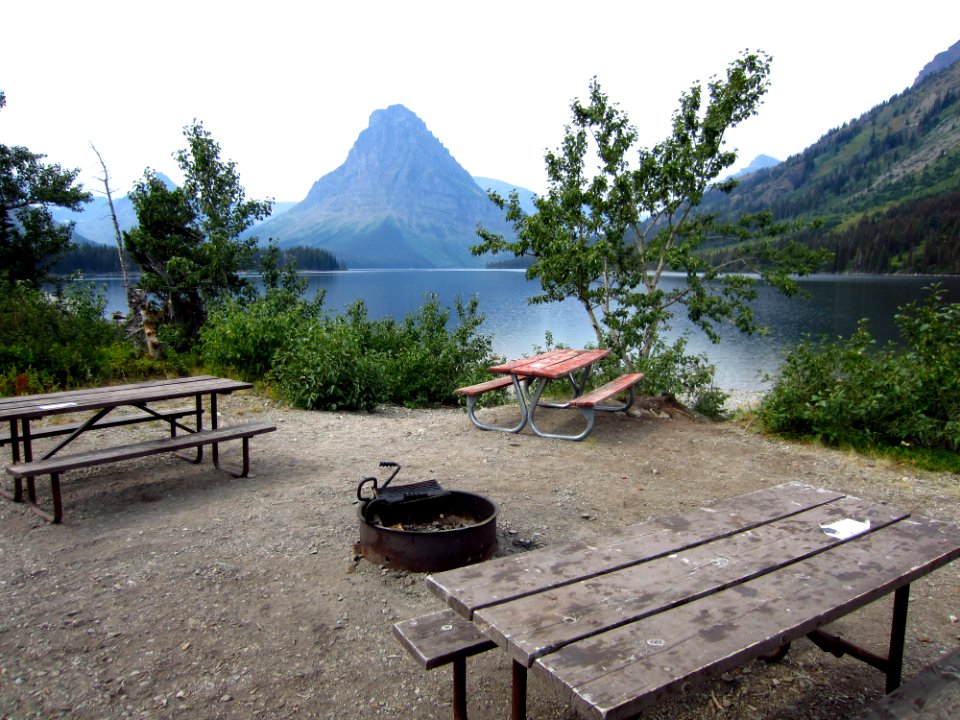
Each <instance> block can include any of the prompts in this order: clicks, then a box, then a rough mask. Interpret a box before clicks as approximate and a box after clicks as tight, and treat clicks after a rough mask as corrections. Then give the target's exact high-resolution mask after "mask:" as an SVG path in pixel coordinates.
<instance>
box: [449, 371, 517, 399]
mask: <svg viewBox="0 0 960 720" xmlns="http://www.w3.org/2000/svg"><path fill="white" fill-rule="evenodd" d="M511 385H513V378H512V377H511V376H510V375H504V376H503V377H498V378H494V379H493V380H487V381H486V382H482V383H477V384H476V385H468V386H467V387H462V388H457V389H456V390H454V391H453V392H454V393H456V394H457V395H465V396H466V397H468V398H476V397H480V396H481V395H483V394H484V393H488V392H491V391H493V390H504V389H506V388H508V387H510V386H511Z"/></svg>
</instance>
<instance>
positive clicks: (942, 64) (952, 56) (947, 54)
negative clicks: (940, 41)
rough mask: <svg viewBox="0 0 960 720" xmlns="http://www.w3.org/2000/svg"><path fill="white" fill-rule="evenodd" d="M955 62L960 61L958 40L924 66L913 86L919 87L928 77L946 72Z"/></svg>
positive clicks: (959, 42)
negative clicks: (942, 71)
mask: <svg viewBox="0 0 960 720" xmlns="http://www.w3.org/2000/svg"><path fill="white" fill-rule="evenodd" d="M957 60H960V40H958V41H957V42H955V43H954V44H953V45H951V46H950V47H949V48H947V49H946V50H944V51H943V52H942V53H937V54H936V55H935V56H934V58H933V60H931V61H930V62H928V63H927V64H926V65H924V66H923V70H921V71H920V74H919V75H917V79H916V80H914V81H913V84H914V86H917V85H919V84H920V83H921V82H922V81H923V79H924V78H925V77H927V76H929V75H936V74H937V73H938V72H940V71H941V70H946V69H947V68H948V67H950V66H951V65H953V64H954V63H955V62H956V61H957Z"/></svg>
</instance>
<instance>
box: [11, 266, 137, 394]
mask: <svg viewBox="0 0 960 720" xmlns="http://www.w3.org/2000/svg"><path fill="white" fill-rule="evenodd" d="M104 303H105V301H104V299H103V297H102V296H101V295H98V294H95V292H94V290H93V288H92V287H90V286H84V285H79V284H77V285H71V286H68V287H67V288H66V290H57V291H56V292H55V293H52V294H48V293H45V292H42V291H40V290H36V289H34V288H32V287H29V286H27V285H25V284H20V283H16V284H9V283H4V284H3V285H2V287H0V374H2V376H3V378H4V382H3V385H4V387H2V388H0V389H2V391H3V392H4V394H13V393H14V392H17V391H18V389H19V387H29V389H30V391H39V390H43V391H48V390H54V389H57V388H66V387H72V386H76V385H80V384H89V383H94V382H100V381H103V380H106V379H109V378H110V376H111V365H110V355H109V348H110V347H111V346H112V345H113V344H114V343H116V342H118V341H119V336H118V332H117V329H116V328H115V327H114V325H113V324H112V323H110V322H109V321H108V320H106V319H104V317H103V308H104ZM21 376H22V377H21ZM17 378H20V379H19V380H17ZM24 378H26V379H24Z"/></svg>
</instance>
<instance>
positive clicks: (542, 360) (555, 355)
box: [488, 350, 578, 373]
mask: <svg viewBox="0 0 960 720" xmlns="http://www.w3.org/2000/svg"><path fill="white" fill-rule="evenodd" d="M577 354H578V351H577V350H548V351H547V352H544V353H540V354H539V355H532V356H531V357H526V358H519V359H518V360H510V361H509V362H505V363H500V364H499V365H494V366H492V367H490V368H488V370H490V372H495V373H510V372H513V370H514V369H515V368H518V367H521V366H523V365H530V364H534V365H543V366H549V365H553V364H555V363H557V362H560V361H562V360H569V359H570V358H572V357H576V356H577Z"/></svg>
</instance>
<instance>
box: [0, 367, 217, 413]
mask: <svg viewBox="0 0 960 720" xmlns="http://www.w3.org/2000/svg"><path fill="white" fill-rule="evenodd" d="M216 379H218V378H216V377H215V376H214V375H191V376H188V377H182V378H169V379H165V380H145V381H144V382H139V383H124V384H122V385H104V386H101V387H94V388H80V389H78V390H59V391H57V392H50V393H39V394H36V395H13V396H11V397H5V398H0V410H2V409H4V408H6V407H13V406H18V405H28V406H31V405H35V404H38V403H39V404H43V403H44V402H48V401H49V402H57V401H60V400H64V399H70V398H72V397H75V396H82V395H89V394H91V393H99V392H103V391H104V390H107V389H110V388H114V389H130V390H134V389H138V388H152V387H163V386H172V385H180V384H183V383H185V382H199V381H203V380H216Z"/></svg>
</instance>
